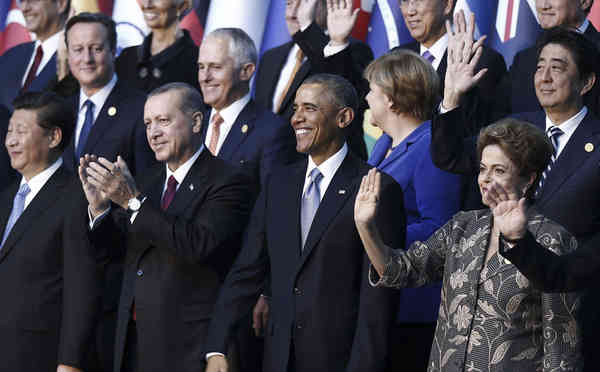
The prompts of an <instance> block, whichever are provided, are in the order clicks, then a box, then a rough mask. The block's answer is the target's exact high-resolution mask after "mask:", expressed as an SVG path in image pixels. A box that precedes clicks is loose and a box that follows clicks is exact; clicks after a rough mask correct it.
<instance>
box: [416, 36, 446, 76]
mask: <svg viewBox="0 0 600 372" xmlns="http://www.w3.org/2000/svg"><path fill="white" fill-rule="evenodd" d="M419 45H420V53H421V55H423V53H425V51H427V50H428V51H429V53H431V55H432V56H434V57H435V59H434V60H433V62H432V63H431V65H432V66H433V68H434V69H435V70H436V71H437V69H438V67H440V63H441V62H442V58H444V54H445V53H446V50H447V49H448V34H444V36H442V37H441V38H439V39H438V41H436V42H435V43H434V44H433V45H432V46H431V48H426V47H425V46H424V45H423V44H419Z"/></svg>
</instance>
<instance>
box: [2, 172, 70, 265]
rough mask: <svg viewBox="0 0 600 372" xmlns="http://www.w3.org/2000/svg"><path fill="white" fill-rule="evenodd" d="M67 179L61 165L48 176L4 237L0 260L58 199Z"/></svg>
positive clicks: (67, 175)
mask: <svg viewBox="0 0 600 372" xmlns="http://www.w3.org/2000/svg"><path fill="white" fill-rule="evenodd" d="M68 181H69V174H68V173H67V171H66V170H65V168H64V167H63V166H61V167H60V168H59V169H58V170H57V171H56V172H55V173H54V174H53V175H52V177H50V179H49V180H48V181H47V182H46V184H45V185H44V187H42V189H41V190H40V191H39V192H38V194H37V195H36V196H35V198H33V200H32V201H31V203H30V204H29V205H28V206H27V208H26V209H25V211H23V214H21V216H20V217H19V219H18V220H17V222H16V223H15V225H14V226H13V228H12V230H11V232H10V234H9V235H8V238H7V239H6V242H5V243H4V247H3V248H2V250H1V251H0V262H2V260H4V257H6V255H7V254H8V253H9V252H10V251H11V250H12V248H13V247H14V246H15V243H16V242H17V241H18V240H19V238H20V237H21V235H23V234H24V233H25V231H27V229H28V227H29V226H30V225H31V224H32V223H34V222H35V221H36V219H37V217H38V216H39V215H40V214H41V213H42V212H44V211H46V210H48V209H49V208H50V206H51V205H52V204H53V203H54V202H56V201H57V200H59V199H60V195H61V193H63V192H64V191H65V190H63V189H64V187H65V186H66V185H67V183H68ZM13 196H14V195H13ZM11 205H12V204H11ZM9 213H10V212H9ZM5 225H6V224H5Z"/></svg>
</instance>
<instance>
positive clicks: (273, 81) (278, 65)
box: [257, 42, 294, 111]
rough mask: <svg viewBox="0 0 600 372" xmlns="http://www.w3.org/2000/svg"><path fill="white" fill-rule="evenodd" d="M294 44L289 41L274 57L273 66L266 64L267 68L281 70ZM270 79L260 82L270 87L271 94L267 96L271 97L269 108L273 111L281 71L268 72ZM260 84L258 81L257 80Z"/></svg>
mask: <svg viewBox="0 0 600 372" xmlns="http://www.w3.org/2000/svg"><path fill="white" fill-rule="evenodd" d="M293 46H294V43H293V42H288V43H287V44H285V46H283V47H282V48H281V49H280V50H279V53H277V55H276V57H275V58H273V64H272V65H271V66H265V68H268V69H273V71H281V70H282V69H283V66H284V65H285V61H286V60H287V57H288V55H289V54H290V50H291V49H292V47H293ZM267 75H268V76H269V77H270V79H269V80H268V81H263V82H260V84H265V86H268V87H269V92H268V93H269V95H268V96H267V97H268V98H269V99H270V102H269V108H270V109H271V111H273V98H272V97H273V95H275V89H276V88H277V82H278V81H279V77H280V75H281V72H280V73H273V74H267ZM257 84H258V82H257Z"/></svg>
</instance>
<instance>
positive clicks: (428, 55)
mask: <svg viewBox="0 0 600 372" xmlns="http://www.w3.org/2000/svg"><path fill="white" fill-rule="evenodd" d="M421 56H422V57H423V58H425V59H426V60H427V61H428V62H429V63H431V64H433V61H434V60H435V57H434V56H433V54H431V52H429V51H428V50H426V51H425V52H423V54H421Z"/></svg>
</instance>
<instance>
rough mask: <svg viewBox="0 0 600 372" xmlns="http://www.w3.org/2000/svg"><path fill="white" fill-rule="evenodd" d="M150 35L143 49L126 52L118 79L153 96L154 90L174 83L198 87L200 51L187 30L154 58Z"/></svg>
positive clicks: (121, 56)
mask: <svg viewBox="0 0 600 372" xmlns="http://www.w3.org/2000/svg"><path fill="white" fill-rule="evenodd" d="M152 36H153V34H152V33H150V34H148V36H146V37H145V38H144V42H143V43H142V44H141V45H136V46H132V47H129V48H126V49H124V50H123V51H122V52H121V54H119V57H118V58H117V61H116V63H115V69H116V72H117V76H119V78H120V79H123V80H124V81H127V83H128V84H130V86H131V87H134V88H136V89H139V90H141V91H143V92H146V93H150V92H151V91H152V90H153V89H155V88H158V87H160V86H161V85H165V84H167V83H173V82H183V83H188V84H190V85H191V86H193V87H194V88H196V89H198V90H199V89H200V86H199V85H198V66H197V63H198V47H197V46H196V44H195V43H194V40H192V38H191V37H190V33H189V31H188V30H183V36H182V37H181V38H179V39H177V40H176V41H175V43H173V44H172V45H170V46H169V47H168V48H166V49H165V50H163V51H161V52H160V53H158V54H156V55H151V53H150V47H151V45H152Z"/></svg>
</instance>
